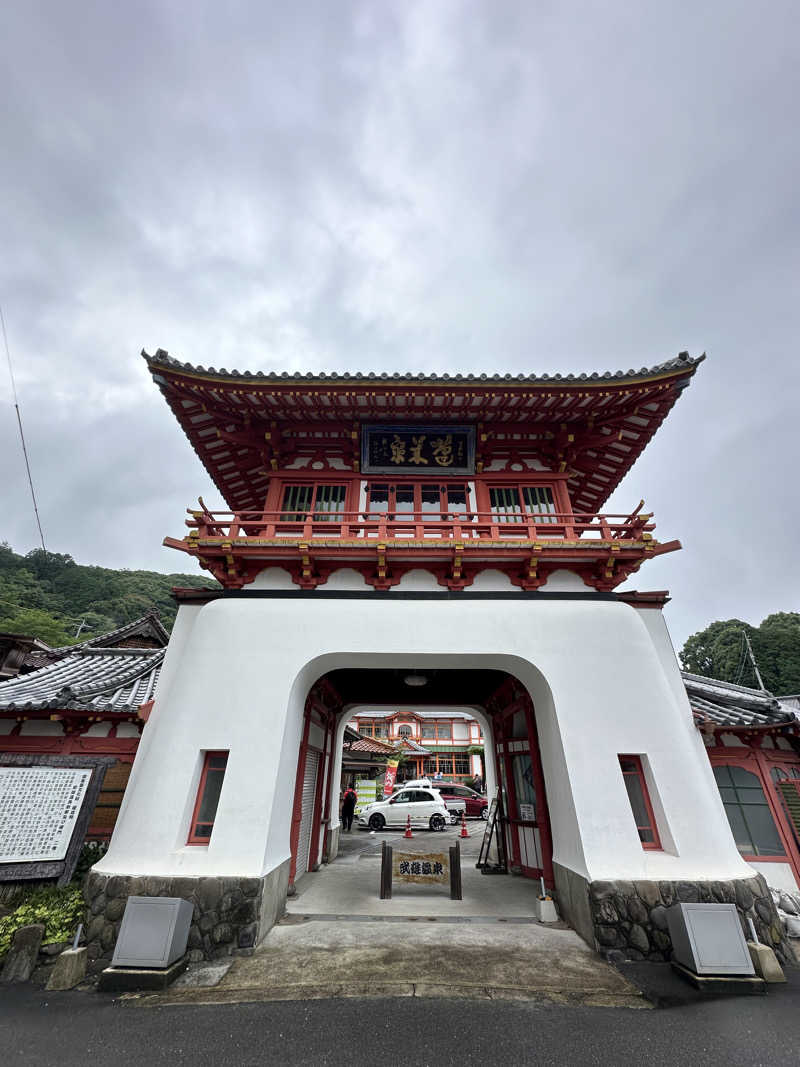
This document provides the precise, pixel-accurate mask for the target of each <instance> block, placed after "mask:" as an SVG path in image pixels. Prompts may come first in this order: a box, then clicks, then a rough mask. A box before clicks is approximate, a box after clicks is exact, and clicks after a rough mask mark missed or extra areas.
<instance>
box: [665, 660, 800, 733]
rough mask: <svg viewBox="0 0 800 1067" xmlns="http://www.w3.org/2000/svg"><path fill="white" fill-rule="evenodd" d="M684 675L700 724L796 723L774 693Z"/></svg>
mask: <svg viewBox="0 0 800 1067" xmlns="http://www.w3.org/2000/svg"><path fill="white" fill-rule="evenodd" d="M681 674H682V676H683V683H684V685H685V687H686V693H687V695H688V697H689V703H690V704H691V707H692V711H693V712H694V713H695V718H696V720H697V721H698V724H699V725H702V724H703V723H710V724H715V725H718V726H731V727H738V726H750V727H754V726H755V727H763V726H780V725H782V724H785V723H795V722H797V719H796V717H795V715H794V714H793V713H792V711H791V709H790V708H789V707H787V706H786V705H785V704H781V702H780V701H779V700H778V699H777V697H774V696H773V695H772V693H768V692H766V691H764V690H761V689H750V688H748V687H747V686H743V685H734V684H733V682H723V681H721V680H720V679H719V678H705V677H703V676H702V675H699V674H690V673H689V672H688V671H682V672H681Z"/></svg>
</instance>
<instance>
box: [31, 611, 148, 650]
mask: <svg viewBox="0 0 800 1067" xmlns="http://www.w3.org/2000/svg"><path fill="white" fill-rule="evenodd" d="M135 636H144V637H149V638H153V639H154V640H156V641H160V642H161V645H162V647H164V648H166V646H167V642H168V641H169V634H168V633H167V631H166V630H165V629H164V626H163V625H162V623H161V619H160V618H159V617H158V613H157V612H155V611H148V612H147V613H146V614H145V615H140V616H139V618H138V619H134V620H133V622H126V623H125V624H124V625H122V626H118V627H117V629H116V630H109V631H108V633H105V634H100V635H99V636H97V637H87V639H86V640H85V641H79V642H78V643H77V644H74V645H60V646H59V647H57V648H51V649H50V650H49V651H50V653H56V654H61V653H67V652H75V651H76V650H77V649H79V648H116V647H117V642H118V641H125V640H127V639H128V638H130V637H135Z"/></svg>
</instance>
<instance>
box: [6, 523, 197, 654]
mask: <svg viewBox="0 0 800 1067" xmlns="http://www.w3.org/2000/svg"><path fill="white" fill-rule="evenodd" d="M216 584H217V583H216V582H215V581H214V580H213V579H211V578H209V577H205V576H204V575H201V574H157V573H156V572H154V571H130V570H120V571H116V570H112V569H111V568H108V567H86V566H82V565H81V564H79V563H76V562H75V560H74V559H73V558H72V556H68V555H65V554H62V553H57V552H45V551H43V550H42V549H34V550H33V551H32V552H28V553H27V555H25V556H19V555H17V554H16V553H15V552H14V551H13V549H12V548H11V546H10V545H8V544H5V543H2V544H0V630H5V631H9V632H11V633H19V634H26V635H30V636H32V637H39V638H41V640H43V641H46V642H47V643H48V644H51V645H65V644H71V643H73V642H74V641H75V640H78V641H85V640H86V639H87V638H90V637H96V636H98V635H99V634H101V633H105V632H107V631H108V630H113V629H114V628H115V627H117V626H122V625H124V624H125V623H126V622H131V621H132V620H133V619H136V618H138V617H140V616H141V615H144V614H146V613H147V612H148V611H152V610H155V611H157V612H158V613H159V615H160V616H161V621H162V622H163V623H164V626H166V628H167V629H170V628H171V626H172V623H173V622H174V620H175V613H176V610H177V608H176V605H175V601H174V600H173V599H172V596H171V594H170V590H171V589H172V587H173V586H176V585H177V586H193V587H195V588H198V587H200V586H204V585H205V586H212V587H213V586H216ZM81 622H83V628H82V629H81V633H80V636H79V637H77V638H76V637H75V632H76V630H77V629H78V627H79V626H80V624H81Z"/></svg>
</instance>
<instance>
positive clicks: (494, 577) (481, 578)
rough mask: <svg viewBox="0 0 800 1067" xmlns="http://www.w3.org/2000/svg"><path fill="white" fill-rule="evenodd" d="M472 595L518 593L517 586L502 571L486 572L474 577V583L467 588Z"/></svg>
mask: <svg viewBox="0 0 800 1067" xmlns="http://www.w3.org/2000/svg"><path fill="white" fill-rule="evenodd" d="M469 588H470V592H474V593H514V592H517V593H518V592H520V589H519V587H518V586H515V585H513V584H512V582H511V579H510V578H509V577H508V575H507V574H503V572H502V571H493V570H486V571H481V572H480V574H476V575H475V581H474V582H473V583H472V585H471V586H470V587H469Z"/></svg>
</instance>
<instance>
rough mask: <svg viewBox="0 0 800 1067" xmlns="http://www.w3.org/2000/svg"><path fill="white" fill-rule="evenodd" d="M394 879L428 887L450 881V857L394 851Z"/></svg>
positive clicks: (429, 853) (442, 853)
mask: <svg viewBox="0 0 800 1067" xmlns="http://www.w3.org/2000/svg"><path fill="white" fill-rule="evenodd" d="M392 879H393V880H394V881H397V882H418V883H419V884H420V885H428V884H429V883H430V882H440V883H441V884H442V885H447V883H448V882H449V881H450V857H449V855H448V854H447V853H446V852H420V853H416V852H395V851H394V850H392Z"/></svg>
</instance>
